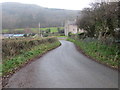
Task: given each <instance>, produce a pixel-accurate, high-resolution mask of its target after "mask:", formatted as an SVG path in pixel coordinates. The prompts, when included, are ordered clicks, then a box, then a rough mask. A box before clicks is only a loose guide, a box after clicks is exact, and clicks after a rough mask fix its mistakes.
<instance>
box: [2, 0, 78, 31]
mask: <svg viewBox="0 0 120 90" xmlns="http://www.w3.org/2000/svg"><path fill="white" fill-rule="evenodd" d="M77 14H78V11H75V10H64V9H52V8H45V7H41V6H37V5H33V4H21V3H15V2H14V3H13V2H6V3H2V25H3V26H2V27H3V29H6V28H7V29H8V28H9V29H12V28H26V27H30V28H34V27H38V23H39V22H40V23H41V27H55V26H62V25H63V24H64V22H65V20H67V19H75V18H76V16H77Z"/></svg>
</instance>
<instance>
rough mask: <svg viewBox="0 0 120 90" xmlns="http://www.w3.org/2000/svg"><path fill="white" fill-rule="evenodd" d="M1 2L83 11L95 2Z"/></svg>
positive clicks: (1, 0)
mask: <svg viewBox="0 0 120 90" xmlns="http://www.w3.org/2000/svg"><path fill="white" fill-rule="evenodd" d="M1 2H20V3H25V4H36V5H39V6H43V7H48V8H60V9H70V10H81V9H83V8H85V7H89V4H90V3H91V2H93V0H0V3H1Z"/></svg>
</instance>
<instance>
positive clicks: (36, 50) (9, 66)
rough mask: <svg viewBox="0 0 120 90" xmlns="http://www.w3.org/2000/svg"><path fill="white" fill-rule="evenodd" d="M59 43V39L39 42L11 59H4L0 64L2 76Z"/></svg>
mask: <svg viewBox="0 0 120 90" xmlns="http://www.w3.org/2000/svg"><path fill="white" fill-rule="evenodd" d="M59 45H60V42H59V41H55V42H53V43H45V44H40V45H38V46H35V47H33V48H32V49H31V50H29V51H26V52H23V53H22V54H20V55H17V56H15V57H13V58H12V59H9V60H4V61H3V66H2V76H5V75H8V74H10V73H13V72H14V71H15V70H16V69H17V68H19V67H20V66H22V65H24V64H25V63H27V62H29V61H30V60H31V59H34V58H35V57H37V56H40V55H42V54H44V53H46V52H47V51H49V50H52V49H53V48H55V47H58V46H59Z"/></svg>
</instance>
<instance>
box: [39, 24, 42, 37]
mask: <svg viewBox="0 0 120 90" xmlns="http://www.w3.org/2000/svg"><path fill="white" fill-rule="evenodd" d="M39 35H40V36H41V37H42V32H41V30H40V22H39Z"/></svg>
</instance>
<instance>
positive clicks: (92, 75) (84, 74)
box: [6, 40, 118, 88]
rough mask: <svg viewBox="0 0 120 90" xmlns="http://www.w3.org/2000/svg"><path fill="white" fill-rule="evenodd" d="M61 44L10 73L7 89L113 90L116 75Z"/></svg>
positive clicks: (67, 43) (66, 42) (68, 43)
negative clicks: (91, 89) (80, 89)
mask: <svg viewBox="0 0 120 90" xmlns="http://www.w3.org/2000/svg"><path fill="white" fill-rule="evenodd" d="M61 43H62V45H61V46H60V47H58V48H56V49H54V50H52V51H50V52H48V53H47V54H45V55H44V56H43V57H41V58H39V59H38V60H35V61H33V62H32V63H31V64H29V65H27V66H26V67H24V68H22V69H21V70H19V71H18V72H17V73H16V74H14V75H13V76H12V77H11V78H10V80H9V82H8V85H7V86H6V87H9V88H117V87H118V72H117V71H115V70H113V69H110V68H108V67H106V66H104V65H101V64H99V63H97V62H95V61H93V60H90V59H89V58H87V57H85V56H84V55H82V54H81V53H79V52H78V51H77V50H76V48H75V46H74V44H73V43H71V42H68V41H64V40H61Z"/></svg>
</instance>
